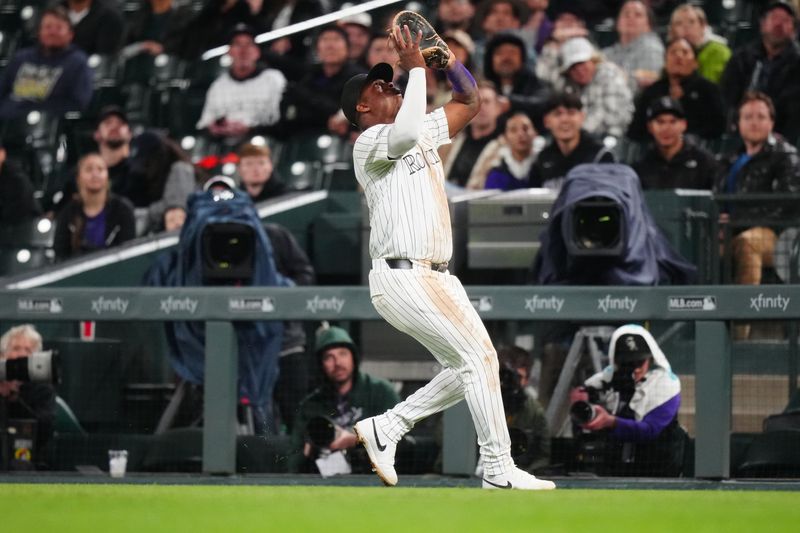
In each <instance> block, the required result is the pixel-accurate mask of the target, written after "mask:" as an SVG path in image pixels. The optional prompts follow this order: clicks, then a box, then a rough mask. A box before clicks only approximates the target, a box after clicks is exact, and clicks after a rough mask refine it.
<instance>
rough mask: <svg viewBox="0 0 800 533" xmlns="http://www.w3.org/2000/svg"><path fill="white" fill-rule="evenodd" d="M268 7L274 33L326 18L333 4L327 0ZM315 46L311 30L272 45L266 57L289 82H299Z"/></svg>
mask: <svg viewBox="0 0 800 533" xmlns="http://www.w3.org/2000/svg"><path fill="white" fill-rule="evenodd" d="M264 4H265V9H267V15H266V20H267V27H266V31H274V30H279V29H281V28H285V27H286V26H289V25H291V24H297V23H298V22H303V21H304V20H308V19H311V18H315V17H319V16H321V15H323V14H324V13H325V12H326V11H327V9H326V7H325V6H326V5H328V4H329V3H328V2H326V1H325V0H273V1H269V2H264ZM311 42H312V39H311V30H308V31H304V32H299V33H295V34H292V35H290V36H289V37H283V38H281V39H276V40H274V41H272V42H270V43H269V51H268V52H267V53H266V54H265V57H266V58H267V61H268V62H269V64H270V65H273V66H274V67H275V68H277V69H280V71H281V72H283V73H284V74H285V75H286V77H287V78H288V79H289V80H291V81H298V80H300V79H301V78H302V77H303V76H305V75H306V73H307V68H308V61H309V57H310V55H311Z"/></svg>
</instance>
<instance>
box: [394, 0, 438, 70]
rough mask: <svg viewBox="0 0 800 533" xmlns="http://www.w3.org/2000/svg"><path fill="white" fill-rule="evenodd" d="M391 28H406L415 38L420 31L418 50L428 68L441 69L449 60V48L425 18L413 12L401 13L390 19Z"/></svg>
mask: <svg viewBox="0 0 800 533" xmlns="http://www.w3.org/2000/svg"><path fill="white" fill-rule="evenodd" d="M392 26H398V27H400V28H402V27H403V26H408V29H409V30H410V31H411V35H413V36H416V35H417V32H419V31H422V40H421V41H420V43H419V50H420V52H422V57H423V58H425V64H426V65H427V66H428V68H433V69H443V68H445V67H446V66H447V63H448V61H449V60H450V54H451V52H450V48H449V47H448V46H447V43H445V42H444V40H443V39H442V38H441V37H439V34H437V33H436V30H434V29H433V26H431V24H430V22H428V21H427V20H425V17H423V16H422V15H420V14H419V13H415V12H413V11H401V12H400V13H398V14H397V15H395V16H394V19H392Z"/></svg>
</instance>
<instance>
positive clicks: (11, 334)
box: [0, 324, 56, 464]
mask: <svg viewBox="0 0 800 533" xmlns="http://www.w3.org/2000/svg"><path fill="white" fill-rule="evenodd" d="M41 351H42V336H41V335H40V334H39V332H38V331H36V328H34V327H33V325H31V324H23V325H21V326H15V327H12V328H11V329H9V330H8V331H6V332H5V334H3V336H2V337H0V367H2V368H0V370H2V372H0V430H2V431H5V430H6V425H8V424H9V423H10V422H11V421H14V420H20V419H34V420H36V442H35V444H34V447H33V448H34V450H41V449H43V448H44V445H45V444H47V442H48V441H49V440H50V438H51V437H52V435H53V424H54V421H55V412H56V393H55V390H54V389H53V386H52V385H51V384H50V383H46V382H43V381H40V380H39V379H34V378H37V377H38V376H28V375H27V373H25V372H21V373H24V374H26V375H25V376H17V375H15V374H16V372H10V371H9V368H10V367H14V368H15V367H16V366H18V365H9V362H10V361H12V360H15V359H23V358H30V357H31V356H33V355H34V354H36V353H38V352H41ZM7 374H10V376H9V377H11V376H13V377H14V379H9V380H3V378H5V377H6V376H7ZM18 377H20V378H22V379H17V378H18ZM26 378H27V379H26ZM3 411H4V412H3ZM34 453H35V452H34ZM0 455H2V454H0ZM33 461H34V463H37V464H41V460H40V458H39V457H36V456H34V457H33Z"/></svg>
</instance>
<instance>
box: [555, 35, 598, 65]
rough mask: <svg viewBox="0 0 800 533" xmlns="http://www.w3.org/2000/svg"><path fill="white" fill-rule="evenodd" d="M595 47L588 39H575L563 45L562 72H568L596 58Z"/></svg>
mask: <svg viewBox="0 0 800 533" xmlns="http://www.w3.org/2000/svg"><path fill="white" fill-rule="evenodd" d="M595 53H596V50H595V48H594V45H592V43H591V42H589V39H587V38H586V37H573V38H572V39H569V40H568V41H566V42H565V43H564V44H562V45H561V71H562V72H566V71H568V70H569V69H570V67H572V65H576V64H578V63H583V62H584V61H589V60H590V59H592V58H593V57H594V56H595Z"/></svg>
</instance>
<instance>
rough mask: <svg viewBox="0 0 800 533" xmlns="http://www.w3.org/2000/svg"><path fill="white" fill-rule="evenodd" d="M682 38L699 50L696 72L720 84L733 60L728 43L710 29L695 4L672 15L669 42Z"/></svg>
mask: <svg viewBox="0 0 800 533" xmlns="http://www.w3.org/2000/svg"><path fill="white" fill-rule="evenodd" d="M679 37H683V38H685V39H687V40H688V41H689V42H690V43H691V44H692V46H693V47H694V49H695V50H697V72H699V73H700V75H701V76H703V77H704V78H706V79H707V80H709V81H713V82H714V83H719V80H720V78H721V77H722V71H723V70H725V65H727V64H728V60H729V59H730V58H731V49H730V48H728V43H727V41H726V40H725V39H724V38H722V37H720V36H719V35H717V34H715V33H714V32H713V31H712V30H711V26H709V25H708V20H707V19H706V13H705V11H703V8H702V7H700V6H696V5H694V4H681V5H679V6H678V7H676V8H675V11H673V12H672V16H671V18H670V21H669V33H668V36H667V38H668V40H670V41H672V40H673V39H677V38H679Z"/></svg>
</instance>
